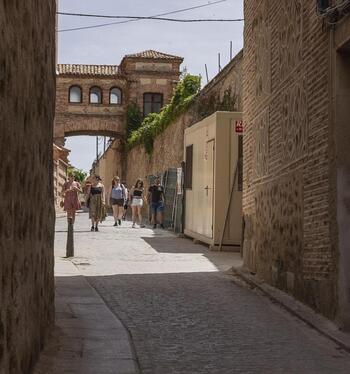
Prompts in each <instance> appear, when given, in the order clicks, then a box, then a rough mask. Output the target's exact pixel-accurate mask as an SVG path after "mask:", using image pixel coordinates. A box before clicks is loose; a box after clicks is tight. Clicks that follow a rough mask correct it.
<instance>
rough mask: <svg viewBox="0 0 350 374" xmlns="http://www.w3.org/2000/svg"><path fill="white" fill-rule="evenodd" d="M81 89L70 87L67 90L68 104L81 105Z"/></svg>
mask: <svg viewBox="0 0 350 374" xmlns="http://www.w3.org/2000/svg"><path fill="white" fill-rule="evenodd" d="M81 101H82V100H81V88H80V87H79V86H72V87H70V89H69V102H70V103H81Z"/></svg>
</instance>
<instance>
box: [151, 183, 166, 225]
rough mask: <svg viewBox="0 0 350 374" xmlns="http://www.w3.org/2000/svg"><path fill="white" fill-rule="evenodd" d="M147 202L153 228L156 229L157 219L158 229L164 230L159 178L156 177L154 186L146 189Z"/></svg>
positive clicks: (162, 199)
mask: <svg viewBox="0 0 350 374" xmlns="http://www.w3.org/2000/svg"><path fill="white" fill-rule="evenodd" d="M147 200H148V202H149V203H150V205H151V212H152V223H153V228H154V229H156V228H157V218H158V223H159V224H160V227H161V228H162V229H164V225H163V221H164V187H163V186H162V185H161V183H160V178H159V177H157V178H156V180H155V184H154V185H153V186H151V187H150V188H149V189H148V198H147Z"/></svg>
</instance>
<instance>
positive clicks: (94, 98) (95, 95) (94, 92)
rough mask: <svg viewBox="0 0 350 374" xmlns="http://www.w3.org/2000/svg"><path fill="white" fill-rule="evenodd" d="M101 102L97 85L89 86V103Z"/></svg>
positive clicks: (100, 93) (99, 89) (100, 94)
mask: <svg viewBox="0 0 350 374" xmlns="http://www.w3.org/2000/svg"><path fill="white" fill-rule="evenodd" d="M101 103H102V91H101V88H99V87H91V88H90V104H101Z"/></svg>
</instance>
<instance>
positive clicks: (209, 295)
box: [56, 214, 350, 374]
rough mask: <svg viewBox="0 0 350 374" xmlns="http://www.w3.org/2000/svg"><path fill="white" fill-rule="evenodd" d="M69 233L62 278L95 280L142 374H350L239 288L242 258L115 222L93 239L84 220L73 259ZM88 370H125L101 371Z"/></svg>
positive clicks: (328, 348)
mask: <svg viewBox="0 0 350 374" xmlns="http://www.w3.org/2000/svg"><path fill="white" fill-rule="evenodd" d="M66 225H67V223H66V220H65V219H62V218H60V219H58V220H57V227H56V264H57V265H56V268H57V270H59V272H60V273H59V274H57V275H59V278H60V279H64V277H65V276H66V277H67V278H70V277H71V272H72V269H74V271H76V272H77V274H82V275H84V276H85V278H84V279H85V280H87V281H88V282H89V284H90V285H91V286H92V287H93V288H94V289H95V290H96V291H97V294H98V295H99V296H100V297H101V298H102V299H103V300H104V302H105V303H106V305H107V306H108V308H109V309H110V310H111V311H112V312H113V313H114V315H115V316H117V317H118V319H119V320H120V321H121V322H122V324H123V325H124V326H125V327H126V329H127V331H128V333H129V334H130V336H131V339H132V346H131V348H130V350H131V351H132V353H133V358H134V359H135V361H136V362H137V366H138V367H139V369H140V372H141V373H145V374H172V373H179V374H180V373H181V374H182V373H186V374H202V373H203V374H204V373H208V374H226V373H227V374H231V373H259V374H261V373H288V374H289V373H298V374H300V373H308V374H309V373H315V374H316V373H317V374H319V373H321V374H322V373H325V374H326V373H327V374H328V373H349V368H350V355H349V354H347V353H346V352H343V351H342V350H340V349H339V348H338V347H337V346H335V345H334V344H333V343H331V342H330V341H328V340H327V339H325V338H324V337H322V336H320V335H318V334H317V333H316V332H315V331H313V330H311V329H309V328H308V327H307V326H306V325H304V324H303V323H301V322H300V321H299V320H296V319H295V318H294V317H291V316H290V315H289V314H287V313H286V312H284V311H282V310H281V309H280V308H279V307H277V306H276V305H274V304H272V303H271V302H270V301H269V300H268V299H267V298H265V297H263V296H261V295H259V294H258V293H256V292H254V291H253V290H251V289H249V288H246V287H244V286H243V285H240V284H237V283H235V282H234V281H233V278H231V277H230V276H229V275H228V274H227V273H226V272H225V271H226V270H228V269H229V268H230V267H232V266H233V265H234V266H239V265H240V264H241V259H240V256H239V254H234V253H217V252H210V251H208V249H207V248H206V247H205V246H202V245H196V244H193V242H192V241H190V240H188V239H180V238H177V237H176V236H174V235H173V234H172V233H171V232H168V231H166V230H160V229H156V230H152V229H150V228H144V229H140V228H136V229H133V228H132V227H131V223H130V222H123V223H122V226H121V227H113V221H112V219H111V218H108V219H107V220H106V221H105V222H104V223H102V224H101V225H100V231H99V232H90V222H89V220H88V217H87V215H86V214H81V215H79V216H78V218H77V222H76V224H75V257H74V259H72V260H66V259H63V258H62V257H64V256H65V244H66V235H67V233H66ZM72 263H73V264H74V266H73V265H72ZM89 308H90V306H88V305H87V306H86V309H89ZM94 313H95V314H96V313H97V311H96V310H95V311H94ZM105 314H108V313H107V312H106V313H105ZM101 323H102V324H103V320H102V322H101ZM106 325H107V327H108V323H107V322H106ZM117 330H118V329H117V328H116V329H114V330H112V334H113V333H114V334H116V336H115V339H117V335H118V331H117ZM120 331H121V330H120ZM121 333H122V334H123V332H122V331H121ZM110 339H113V338H111V337H110ZM100 349H101V352H103V349H107V353H108V354H111V349H110V347H109V349H108V347H107V346H106V345H104V346H102V347H100ZM115 349H116V351H117V350H118V347H117V346H116V348H115ZM127 358H130V357H129V356H128V357H127ZM88 372H89V373H90V372H91V373H96V374H104V373H107V372H108V373H109V372H111V373H112V372H115V373H119V372H121V371H120V370H119V371H118V369H117V368H115V371H113V370H112V371H106V370H105V369H104V368H102V367H101V368H98V366H96V365H95V366H94V367H91V370H90V371H87V373H88ZM126 372H128V373H129V371H125V373H126ZM130 372H131V371H130Z"/></svg>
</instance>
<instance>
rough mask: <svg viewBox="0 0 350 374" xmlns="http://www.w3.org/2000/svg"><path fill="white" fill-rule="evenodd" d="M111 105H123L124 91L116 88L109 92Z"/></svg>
mask: <svg viewBox="0 0 350 374" xmlns="http://www.w3.org/2000/svg"><path fill="white" fill-rule="evenodd" d="M109 103H110V104H121V103H122V91H121V90H120V89H119V88H117V87H114V88H112V89H111V90H110V92H109Z"/></svg>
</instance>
